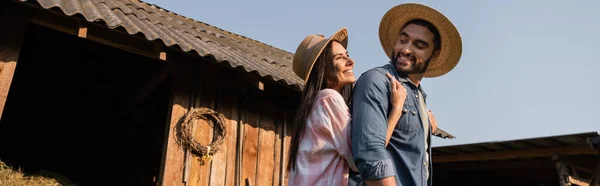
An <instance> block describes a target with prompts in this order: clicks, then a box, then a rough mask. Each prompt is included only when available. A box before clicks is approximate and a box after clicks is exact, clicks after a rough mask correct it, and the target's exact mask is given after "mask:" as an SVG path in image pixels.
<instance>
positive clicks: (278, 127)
mask: <svg viewBox="0 0 600 186" xmlns="http://www.w3.org/2000/svg"><path fill="white" fill-rule="evenodd" d="M275 109H276V110H275V113H274V115H273V116H272V117H273V119H274V120H275V130H274V132H275V143H274V145H273V151H274V153H275V156H273V160H274V162H273V166H274V168H273V185H281V179H280V176H281V174H280V173H281V153H282V152H281V150H282V148H281V147H282V146H283V141H282V139H283V138H282V137H283V136H284V135H285V133H284V131H283V123H284V120H283V119H284V117H283V113H284V112H283V111H282V110H281V108H275Z"/></svg>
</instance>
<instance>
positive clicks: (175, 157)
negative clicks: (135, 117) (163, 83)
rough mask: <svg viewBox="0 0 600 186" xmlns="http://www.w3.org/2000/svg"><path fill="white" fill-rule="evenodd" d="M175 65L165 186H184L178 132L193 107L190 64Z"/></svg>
mask: <svg viewBox="0 0 600 186" xmlns="http://www.w3.org/2000/svg"><path fill="white" fill-rule="evenodd" d="M173 63H176V64H175V66H174V72H175V73H174V74H173V77H172V85H171V102H172V109H171V119H170V120H171V121H170V123H169V125H168V126H167V129H166V130H165V133H166V134H165V145H164V152H163V161H162V166H161V171H160V172H161V173H160V176H159V183H160V185H164V186H167V185H168V186H178V185H183V172H182V171H183V168H184V167H183V160H184V153H183V149H181V148H180V147H179V145H178V144H177V141H176V140H177V139H176V130H177V125H178V124H179V122H180V120H181V119H182V118H183V117H184V115H185V113H186V112H187V111H188V110H189V108H191V106H192V98H191V96H190V95H191V94H192V93H193V89H192V87H190V86H189V84H190V83H189V80H190V79H192V78H191V77H192V74H191V73H192V71H190V70H189V69H190V64H189V63H185V62H182V61H178V60H175V61H173Z"/></svg>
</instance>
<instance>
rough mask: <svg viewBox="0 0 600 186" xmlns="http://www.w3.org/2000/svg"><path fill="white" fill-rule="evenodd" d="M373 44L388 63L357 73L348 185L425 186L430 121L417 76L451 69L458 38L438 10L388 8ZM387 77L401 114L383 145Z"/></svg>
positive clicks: (459, 44)
mask: <svg viewBox="0 0 600 186" xmlns="http://www.w3.org/2000/svg"><path fill="white" fill-rule="evenodd" d="M379 39H380V42H381V45H382V47H383V50H384V51H385V54H386V55H388V56H389V57H390V60H391V61H390V62H389V64H386V65H384V66H380V67H376V68H373V69H371V70H368V71H367V72H365V73H363V74H362V75H361V77H360V78H359V79H358V81H357V82H356V84H355V89H354V93H353V101H352V125H351V129H352V154H353V156H354V161H355V162H356V165H357V167H358V169H359V172H358V173H356V172H351V173H350V183H349V185H364V184H366V185H369V186H370V185H401V186H417V185H420V186H426V185H431V184H432V179H431V176H432V175H431V172H432V167H431V155H430V154H431V148H430V145H431V138H430V137H431V133H432V132H434V131H435V130H436V126H435V125H436V124H435V119H434V118H433V115H431V113H430V112H429V111H428V110H427V108H426V104H425V99H426V98H427V95H426V94H425V92H424V91H423V89H422V87H421V84H420V83H421V80H422V79H423V77H429V78H432V77H439V76H442V75H444V74H446V73H448V72H449V71H450V70H452V69H453V68H454V67H455V66H456V64H457V63H458V61H459V59H460V56H461V53H462V42H461V39H460V35H459V33H458V31H457V30H456V28H455V27H454V25H453V24H452V23H451V22H450V21H449V20H448V19H447V18H446V17H445V16H444V15H442V14H441V13H439V12H438V11H436V10H434V9H432V8H430V7H427V6H424V5H419V4H402V5H398V6H396V7H394V8H392V9H390V10H389V11H388V12H387V13H386V14H385V15H384V17H383V18H382V20H381V22H380V25H379ZM386 73H389V74H392V75H393V76H394V77H396V78H397V79H398V81H400V82H401V83H402V85H403V86H404V88H406V90H407V98H406V101H405V103H404V107H403V112H402V115H401V117H400V120H399V121H398V123H397V125H396V127H395V129H394V132H393V134H392V137H391V139H390V141H389V144H388V146H387V147H386V146H385V136H386V129H387V121H386V118H387V114H388V111H389V110H390V109H391V107H390V100H389V96H390V90H389V87H390V86H389V83H390V81H389V79H388V78H387V77H386Z"/></svg>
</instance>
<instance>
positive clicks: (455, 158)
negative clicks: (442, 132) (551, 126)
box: [432, 146, 598, 163]
mask: <svg viewBox="0 0 600 186" xmlns="http://www.w3.org/2000/svg"><path fill="white" fill-rule="evenodd" d="M585 154H598V152H597V151H596V149H594V148H591V147H588V146H566V147H552V148H535V149H526V150H509V151H500V152H482V153H467V154H455V155H439V156H436V157H435V158H432V160H433V162H434V163H441V162H459V161H484V160H499V159H512V158H533V157H549V156H553V155H585Z"/></svg>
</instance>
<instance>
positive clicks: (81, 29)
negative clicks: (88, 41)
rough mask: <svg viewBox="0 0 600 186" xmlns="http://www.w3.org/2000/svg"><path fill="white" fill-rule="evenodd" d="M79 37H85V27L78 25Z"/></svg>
mask: <svg viewBox="0 0 600 186" xmlns="http://www.w3.org/2000/svg"><path fill="white" fill-rule="evenodd" d="M77 35H78V36H79V37H80V38H86V37H87V27H79V33H78V34H77Z"/></svg>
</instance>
